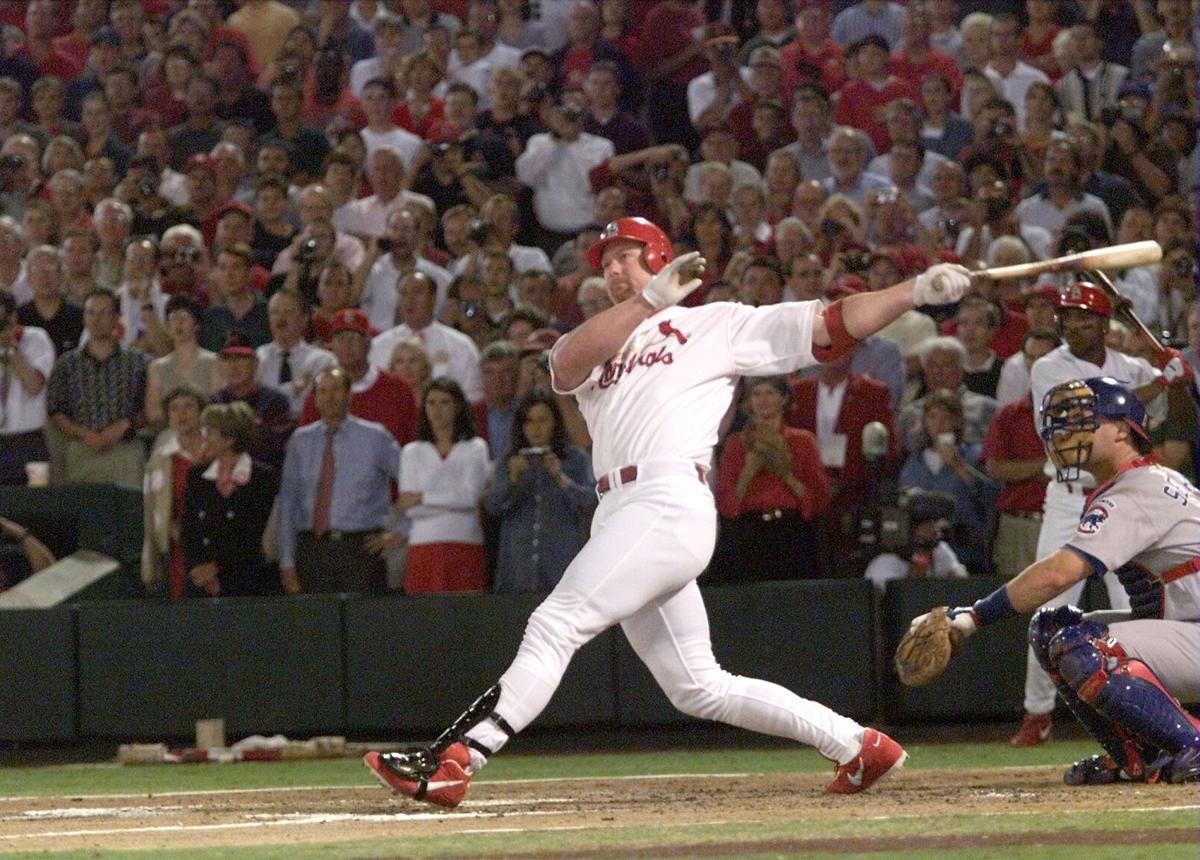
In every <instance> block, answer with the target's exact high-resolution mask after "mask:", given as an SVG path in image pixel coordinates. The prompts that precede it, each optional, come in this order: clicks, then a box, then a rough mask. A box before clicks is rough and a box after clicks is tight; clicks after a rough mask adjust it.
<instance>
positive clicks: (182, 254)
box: [172, 245, 200, 264]
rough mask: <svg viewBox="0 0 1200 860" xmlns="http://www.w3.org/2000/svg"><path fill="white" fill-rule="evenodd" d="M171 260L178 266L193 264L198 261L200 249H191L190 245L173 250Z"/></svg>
mask: <svg viewBox="0 0 1200 860" xmlns="http://www.w3.org/2000/svg"><path fill="white" fill-rule="evenodd" d="M172 259H174V260H175V262H176V263H180V264H186V263H194V262H196V261H197V260H199V259H200V249H199V248H193V247H192V246H191V245H184V246H183V247H182V248H176V249H175V254H174V256H173V258H172Z"/></svg>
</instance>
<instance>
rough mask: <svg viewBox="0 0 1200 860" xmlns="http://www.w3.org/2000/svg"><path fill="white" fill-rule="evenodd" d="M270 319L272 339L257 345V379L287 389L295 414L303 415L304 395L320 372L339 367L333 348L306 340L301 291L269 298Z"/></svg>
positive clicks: (268, 316) (286, 291)
mask: <svg viewBox="0 0 1200 860" xmlns="http://www.w3.org/2000/svg"><path fill="white" fill-rule="evenodd" d="M267 321H268V324H269V325H270V326H271V342H270V343H265V344H263V345H262V346H260V347H258V348H257V349H255V351H254V352H255V354H256V355H257V356H258V371H257V374H256V375H257V379H258V381H259V383H260V384H262V385H265V386H267V387H269V388H274V389H276V390H278V391H281V392H283V394H284V396H285V397H287V399H288V406H289V407H290V408H291V413H292V417H293V418H299V417H300V409H301V407H303V406H304V398H305V397H306V396H307V394H308V392H309V390H310V389H311V388H312V384H313V380H315V379H316V378H317V374H318V373H320V372H321V371H322V370H325V368H327V367H335V366H336V365H337V359H336V358H334V355H333V353H332V352H329V351H328V350H324V349H321V348H320V347H316V346H313V345H312V344H309V343H307V342H306V341H305V340H304V331H305V329H306V328H307V327H308V315H307V314H306V313H305V312H304V300H303V299H302V298H301V297H300V294H299V293H295V292H292V291H291V290H280V291H279V292H277V293H276V294H275V295H273V296H271V300H270V301H269V302H267Z"/></svg>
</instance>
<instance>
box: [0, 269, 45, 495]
mask: <svg viewBox="0 0 1200 860" xmlns="http://www.w3.org/2000/svg"><path fill="white" fill-rule="evenodd" d="M53 368H54V345H53V344H52V343H51V342H50V337H49V336H48V335H47V334H46V332H45V331H43V330H42V329H40V328H32V327H28V328H27V327H25V326H22V325H20V324H19V323H18V322H17V302H16V300H15V299H14V298H13V297H12V294H11V293H7V292H4V291H3V290H0V485H12V484H24V483H25V482H26V475H25V464H26V463H31V462H46V461H48V460H49V459H50V452H49V450H48V449H47V448H46V440H45V438H44V437H43V436H42V427H44V426H45V424H46V380H47V379H49V377H50V371H51V370H52V369H53Z"/></svg>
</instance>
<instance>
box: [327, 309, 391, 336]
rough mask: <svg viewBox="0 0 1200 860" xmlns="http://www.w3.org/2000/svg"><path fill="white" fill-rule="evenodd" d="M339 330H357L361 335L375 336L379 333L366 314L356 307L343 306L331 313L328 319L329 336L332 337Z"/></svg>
mask: <svg viewBox="0 0 1200 860" xmlns="http://www.w3.org/2000/svg"><path fill="white" fill-rule="evenodd" d="M341 331H353V332H358V333H359V334H361V335H362V336H363V337H375V335H377V334H379V331H378V330H377V329H376V328H375V326H373V325H371V320H370V319H369V318H368V317H367V315H366V314H364V313H363V312H362V311H360V310H359V309H358V308H345V309H343V310H340V311H338V312H337V313H335V314H334V315H333V319H332V320H330V321H329V336H330V337H333V336H334V335H335V334H337V333H338V332H341Z"/></svg>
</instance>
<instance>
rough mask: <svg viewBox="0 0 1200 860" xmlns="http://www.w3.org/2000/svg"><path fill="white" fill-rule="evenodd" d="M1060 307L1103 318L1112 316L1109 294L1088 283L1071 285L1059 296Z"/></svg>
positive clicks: (1082, 282)
mask: <svg viewBox="0 0 1200 860" xmlns="http://www.w3.org/2000/svg"><path fill="white" fill-rule="evenodd" d="M1058 307H1059V308H1060V309H1061V308H1082V309H1083V310H1085V311H1091V312H1092V313H1094V314H1099V315H1100V316H1102V317H1111V316H1112V301H1111V300H1110V299H1109V298H1108V293H1106V292H1104V290H1102V289H1100V288H1099V287H1097V286H1096V285H1095V284H1093V283H1089V282H1088V281H1079V282H1077V283H1074V284H1071V286H1069V287H1067V288H1066V289H1065V290H1063V291H1062V292H1061V293H1059V296H1058Z"/></svg>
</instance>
